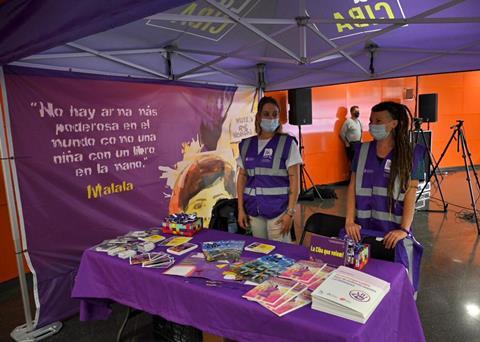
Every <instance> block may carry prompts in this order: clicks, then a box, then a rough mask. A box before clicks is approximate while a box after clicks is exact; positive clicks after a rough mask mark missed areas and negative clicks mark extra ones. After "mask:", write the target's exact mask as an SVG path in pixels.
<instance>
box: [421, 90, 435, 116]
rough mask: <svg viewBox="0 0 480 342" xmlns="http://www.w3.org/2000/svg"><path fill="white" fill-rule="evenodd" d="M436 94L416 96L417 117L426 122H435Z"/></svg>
mask: <svg viewBox="0 0 480 342" xmlns="http://www.w3.org/2000/svg"><path fill="white" fill-rule="evenodd" d="M437 111H438V94H435V93H433V94H421V95H419V96H418V116H419V117H421V118H422V119H423V121H426V122H437Z"/></svg>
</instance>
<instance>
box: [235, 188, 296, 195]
mask: <svg viewBox="0 0 480 342" xmlns="http://www.w3.org/2000/svg"><path fill="white" fill-rule="evenodd" d="M288 191H289V188H286V187H278V188H245V191H244V192H243V193H245V194H247V195H250V196H255V195H267V196H268V195H288Z"/></svg>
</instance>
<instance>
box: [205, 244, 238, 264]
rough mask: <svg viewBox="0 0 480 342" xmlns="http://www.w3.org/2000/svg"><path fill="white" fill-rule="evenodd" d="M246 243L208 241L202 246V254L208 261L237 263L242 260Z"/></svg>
mask: <svg viewBox="0 0 480 342" xmlns="http://www.w3.org/2000/svg"><path fill="white" fill-rule="evenodd" d="M244 245H245V241H243V240H220V241H208V242H204V243H203V244H202V252H203V253H204V254H205V258H206V259H207V261H217V260H227V261H231V262H235V261H237V260H239V259H240V255H241V254H242V251H243V246H244Z"/></svg>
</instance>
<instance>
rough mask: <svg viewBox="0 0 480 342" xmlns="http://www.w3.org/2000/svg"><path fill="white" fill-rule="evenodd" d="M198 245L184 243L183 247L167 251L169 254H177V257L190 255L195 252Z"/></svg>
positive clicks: (171, 248)
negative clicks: (189, 253)
mask: <svg viewBox="0 0 480 342" xmlns="http://www.w3.org/2000/svg"><path fill="white" fill-rule="evenodd" d="M197 247H198V245H196V244H194V243H190V242H187V243H182V244H181V245H177V246H173V247H170V248H168V249H167V252H169V253H172V254H175V255H182V254H185V253H188V252H190V251H193V250H194V249H195V248H197Z"/></svg>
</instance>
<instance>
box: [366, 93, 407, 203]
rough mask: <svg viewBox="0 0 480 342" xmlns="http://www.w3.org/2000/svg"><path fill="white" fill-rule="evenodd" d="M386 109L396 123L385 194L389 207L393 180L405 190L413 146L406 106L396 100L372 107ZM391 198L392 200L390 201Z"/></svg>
mask: <svg viewBox="0 0 480 342" xmlns="http://www.w3.org/2000/svg"><path fill="white" fill-rule="evenodd" d="M382 111H387V112H388V113H389V114H390V116H391V117H392V119H393V120H397V121H398V125H397V126H396V127H395V129H394V130H393V131H392V134H393V138H394V141H395V146H394V147H393V158H392V165H391V167H390V180H389V181H388V188H387V195H388V197H389V199H390V200H389V202H390V209H393V203H394V201H395V200H397V199H396V198H394V195H393V189H394V186H395V180H396V179H397V177H398V179H399V181H400V184H399V185H400V191H403V192H405V191H407V188H408V182H409V181H410V175H411V173H412V168H413V165H412V164H413V163H412V160H413V147H412V144H411V143H410V139H409V135H408V130H409V128H410V123H411V118H412V113H411V112H410V110H409V109H408V107H407V106H405V105H403V104H401V103H396V102H391V101H387V102H380V103H379V104H377V105H375V106H373V107H372V112H382ZM392 200H393V201H392Z"/></svg>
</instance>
